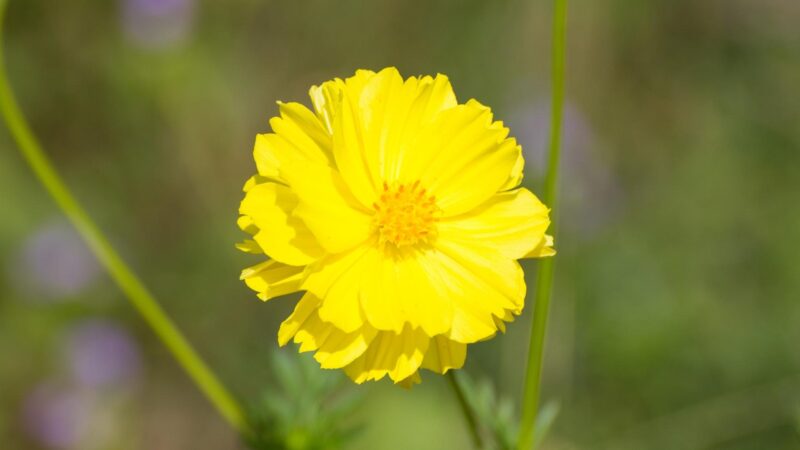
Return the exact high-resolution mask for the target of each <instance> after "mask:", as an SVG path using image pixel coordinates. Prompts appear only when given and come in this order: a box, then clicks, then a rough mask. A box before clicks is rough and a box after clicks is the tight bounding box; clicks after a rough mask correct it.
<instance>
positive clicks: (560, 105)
mask: <svg viewBox="0 0 800 450" xmlns="http://www.w3.org/2000/svg"><path fill="white" fill-rule="evenodd" d="M553 7H554V9H553V44H552V45H553V47H552V58H553V63H552V73H551V76H552V105H551V110H550V150H549V161H548V167H547V177H546V178H545V184H544V191H543V198H542V200H543V201H544V203H545V204H546V205H548V206H549V207H550V210H551V217H552V222H553V226H552V229H551V233H553V234H555V228H556V205H557V203H556V201H557V196H556V190H557V187H558V165H559V160H560V157H561V121H562V111H563V109H564V66H565V62H566V61H565V59H566V58H565V55H566V34H567V33H566V32H567V0H554V6H553ZM554 263H555V261H554V259H553V258H547V259H544V260H542V261H541V262H540V264H539V272H538V273H537V276H536V291H535V296H534V302H535V303H534V309H533V323H532V325H531V340H530V347H529V348H528V367H527V370H526V373H525V385H524V394H523V403H522V420H521V422H520V434H519V439H518V441H517V449H518V450H530V449H531V447H532V446H533V443H534V439H535V431H536V430H535V426H536V417H537V415H538V411H539V396H540V389H541V378H542V361H543V357H544V341H545V336H546V333H547V319H548V316H549V314H550V298H551V291H552V289H553V276H554V273H555V267H554Z"/></svg>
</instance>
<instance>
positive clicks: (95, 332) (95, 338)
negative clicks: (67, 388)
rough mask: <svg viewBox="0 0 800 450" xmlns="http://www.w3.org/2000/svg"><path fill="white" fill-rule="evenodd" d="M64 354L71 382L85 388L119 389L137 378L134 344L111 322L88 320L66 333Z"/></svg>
mask: <svg viewBox="0 0 800 450" xmlns="http://www.w3.org/2000/svg"><path fill="white" fill-rule="evenodd" d="M66 353H67V357H68V360H69V367H70V370H71V372H72V375H73V377H74V378H75V381H77V382H78V383H79V384H81V385H82V386H85V387H89V388H100V387H105V386H114V385H120V384H122V383H125V382H128V381H131V380H133V379H134V378H136V376H137V375H138V374H139V370H140V364H141V360H140V357H139V347H138V345H137V344H136V341H135V340H134V339H133V337H132V336H131V335H130V334H129V333H128V332H127V331H126V330H125V329H124V328H123V327H121V326H120V325H117V324H115V323H113V322H111V321H106V320H99V319H90V320H86V321H84V322H81V323H79V324H78V325H76V326H75V327H74V328H73V329H72V330H70V331H69V333H68V337H67V339H66Z"/></svg>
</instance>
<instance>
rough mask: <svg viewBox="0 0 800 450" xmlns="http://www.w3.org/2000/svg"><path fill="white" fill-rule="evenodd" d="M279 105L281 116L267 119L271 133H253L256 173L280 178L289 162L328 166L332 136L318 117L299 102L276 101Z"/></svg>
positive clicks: (276, 178)
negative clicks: (254, 134) (254, 138)
mask: <svg viewBox="0 0 800 450" xmlns="http://www.w3.org/2000/svg"><path fill="white" fill-rule="evenodd" d="M278 107H279V109H280V113H281V115H280V116H279V117H273V118H272V119H271V120H270V122H269V123H270V126H271V127H272V131H273V132H272V133H266V134H259V135H257V136H256V143H255V146H254V148H253V158H254V159H255V161H256V167H257V169H258V173H259V175H261V176H262V177H267V178H270V179H275V180H280V181H283V179H284V178H283V173H282V172H283V171H284V170H286V167H285V165H286V164H287V163H288V162H291V161H301V162H302V161H306V162H313V163H317V164H322V165H329V164H330V163H331V161H332V158H331V156H332V155H331V138H330V134H329V133H328V132H327V130H325V128H324V127H323V124H322V123H321V122H320V121H319V119H318V118H317V116H315V115H314V114H313V113H312V112H311V111H310V110H308V108H306V107H305V106H303V105H301V104H299V103H278Z"/></svg>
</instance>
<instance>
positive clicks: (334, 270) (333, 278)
mask: <svg viewBox="0 0 800 450" xmlns="http://www.w3.org/2000/svg"><path fill="white" fill-rule="evenodd" d="M369 251H370V249H369V247H367V246H361V247H358V248H355V249H353V250H351V251H349V252H345V253H340V254H337V255H329V256H327V257H325V258H323V259H321V260H319V261H318V262H316V263H314V264H312V265H311V266H309V267H308V270H307V272H306V279H305V281H304V282H303V286H302V288H303V289H305V290H307V291H309V292H312V293H313V294H314V295H316V296H317V297H319V298H320V299H322V302H321V306H320V310H319V315H320V318H321V319H322V320H323V321H325V322H329V323H331V324H333V325H334V326H336V328H339V329H340V330H342V331H344V332H346V333H352V332H354V331H356V330H358V329H360V328H362V327H363V326H364V317H363V315H362V313H361V307H360V305H359V298H358V296H359V291H360V289H361V282H362V280H363V279H364V278H365V276H366V272H365V269H364V268H365V266H364V264H363V261H365V260H368V259H369V255H368V252H369Z"/></svg>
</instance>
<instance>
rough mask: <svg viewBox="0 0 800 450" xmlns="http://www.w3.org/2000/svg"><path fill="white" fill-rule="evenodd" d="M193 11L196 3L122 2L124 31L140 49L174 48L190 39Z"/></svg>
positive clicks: (166, 0)
mask: <svg viewBox="0 0 800 450" xmlns="http://www.w3.org/2000/svg"><path fill="white" fill-rule="evenodd" d="M194 9H195V1H194V0H122V5H121V21H122V28H123V30H124V31H125V34H126V36H127V37H128V38H129V39H130V41H131V42H133V43H134V44H136V45H139V46H140V47H145V48H151V49H163V48H168V47H172V46H175V45H178V44H180V43H182V42H184V41H185V40H186V38H187V37H188V35H189V33H190V31H191V29H192V25H193V22H194Z"/></svg>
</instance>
